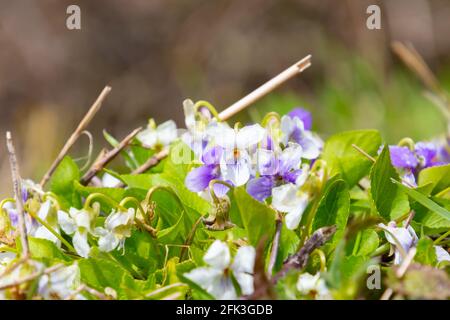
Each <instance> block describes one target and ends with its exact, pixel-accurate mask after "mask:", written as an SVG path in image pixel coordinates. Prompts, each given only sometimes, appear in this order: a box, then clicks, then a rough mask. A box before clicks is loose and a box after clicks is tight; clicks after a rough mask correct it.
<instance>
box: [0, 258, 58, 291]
mask: <svg viewBox="0 0 450 320" xmlns="http://www.w3.org/2000/svg"><path fill="white" fill-rule="evenodd" d="M62 267H64V265H63V264H57V265H54V266H51V267H49V268H47V269H45V270H43V271H37V272H33V273H32V274H30V275H29V276H26V277H23V278H21V279H18V280H16V281H13V282H11V283H8V284H5V285H3V286H0V290H5V289H8V288H12V287H16V286H19V285H21V284H23V283H26V282H29V281H32V280H34V279H36V278H38V277H40V276H43V275H46V274H50V273H52V272H55V271H56V270H58V269H61V268H62Z"/></svg>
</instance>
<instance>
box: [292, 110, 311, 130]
mask: <svg viewBox="0 0 450 320" xmlns="http://www.w3.org/2000/svg"><path fill="white" fill-rule="evenodd" d="M288 116H289V117H291V118H292V119H294V118H298V119H300V120H301V121H302V122H303V127H304V128H305V130H311V128H312V115H311V112H309V111H308V110H305V109H302V108H294V109H292V110H291V112H289V113H288Z"/></svg>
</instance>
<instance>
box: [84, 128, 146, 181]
mask: <svg viewBox="0 0 450 320" xmlns="http://www.w3.org/2000/svg"><path fill="white" fill-rule="evenodd" d="M141 130H142V128H137V129H134V130H133V131H132V132H131V133H130V134H129V135H127V136H126V137H125V138H124V139H123V140H122V141H120V143H119V144H118V145H117V147H115V148H114V149H112V150H110V151H108V152H106V153H104V154H103V156H101V157H97V160H96V161H95V162H94V163H93V164H92V166H91V168H90V169H89V170H88V171H87V172H86V173H85V174H84V176H83V177H82V178H81V183H82V184H84V185H86V184H87V183H89V181H90V180H91V179H92V178H93V177H94V176H95V175H96V174H97V173H99V172H100V171H101V170H102V169H103V168H104V167H105V166H106V165H107V164H108V163H109V162H111V161H112V160H113V159H114V158H115V157H116V156H117V155H118V154H119V153H120V151H122V150H123V149H124V148H125V147H126V146H127V145H128V144H129V143H130V141H131V140H132V139H133V138H134V137H135V136H136V135H137V134H138V133H139V131H141Z"/></svg>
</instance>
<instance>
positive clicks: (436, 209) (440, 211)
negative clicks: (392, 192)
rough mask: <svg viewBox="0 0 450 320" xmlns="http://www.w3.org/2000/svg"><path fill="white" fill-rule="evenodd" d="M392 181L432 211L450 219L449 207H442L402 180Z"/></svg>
mask: <svg viewBox="0 0 450 320" xmlns="http://www.w3.org/2000/svg"><path fill="white" fill-rule="evenodd" d="M392 181H393V182H394V183H395V184H397V186H399V187H400V188H401V189H402V190H403V191H404V192H405V193H406V194H407V195H408V196H410V197H411V198H412V199H414V200H416V201H417V202H419V203H420V204H421V205H423V206H424V207H426V208H428V209H429V210H431V211H432V212H435V213H437V214H438V215H440V216H441V217H442V218H444V219H446V220H450V212H449V211H448V210H447V209H445V208H443V207H441V206H440V205H438V204H437V203H436V202H434V201H433V200H431V199H429V198H428V197H427V196H425V195H423V194H422V193H420V192H418V191H416V190H414V189H411V188H408V187H407V186H404V185H403V184H402V183H401V182H399V181H396V180H394V179H392Z"/></svg>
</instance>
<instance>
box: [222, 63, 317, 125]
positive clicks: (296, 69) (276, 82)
mask: <svg viewBox="0 0 450 320" xmlns="http://www.w3.org/2000/svg"><path fill="white" fill-rule="evenodd" d="M310 65H311V55H308V56H306V57H305V58H303V59H302V60H300V61H298V62H297V63H295V64H294V65H292V66H290V67H289V68H287V69H286V70H284V71H283V72H281V73H280V74H278V75H277V76H275V77H274V78H272V79H270V80H269V81H267V82H266V83H264V84H263V85H262V86H260V87H258V88H257V89H255V90H254V91H252V92H250V93H249V94H248V95H246V96H245V97H243V98H242V99H240V100H239V101H237V102H235V103H234V104H232V105H231V106H229V107H228V108H227V109H225V110H223V111H222V112H221V113H219V119H221V120H227V119H229V118H231V117H232V116H233V115H235V114H236V113H238V112H240V111H241V110H243V109H245V108H247V107H248V106H249V105H251V104H252V103H254V102H256V101H257V100H259V99H261V98H262V97H264V96H265V95H267V94H268V93H270V92H272V91H273V90H274V89H275V88H277V87H278V86H280V85H281V84H283V83H284V82H286V81H287V80H289V79H291V78H292V77H294V76H296V75H298V74H300V73H302V72H303V70H305V69H306V68H308V67H309V66H310Z"/></svg>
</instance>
